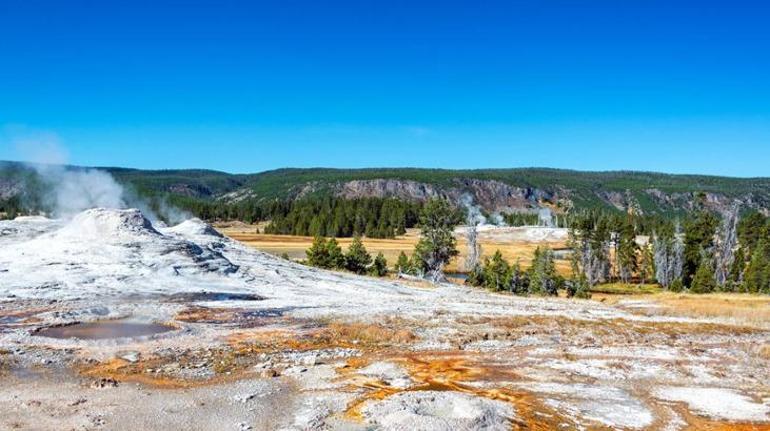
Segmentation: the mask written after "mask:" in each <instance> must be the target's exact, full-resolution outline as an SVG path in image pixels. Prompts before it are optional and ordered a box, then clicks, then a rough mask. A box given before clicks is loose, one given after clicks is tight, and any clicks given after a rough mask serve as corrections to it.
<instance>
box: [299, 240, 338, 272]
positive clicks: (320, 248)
mask: <svg viewBox="0 0 770 431" xmlns="http://www.w3.org/2000/svg"><path fill="white" fill-rule="evenodd" d="M305 254H306V255H307V264H308V265H310V266H315V267H318V268H331V267H332V266H331V263H330V261H329V249H328V248H327V244H326V238H324V237H322V236H317V237H315V238H314V239H313V245H311V246H310V248H309V249H307V250H306V251H305Z"/></svg>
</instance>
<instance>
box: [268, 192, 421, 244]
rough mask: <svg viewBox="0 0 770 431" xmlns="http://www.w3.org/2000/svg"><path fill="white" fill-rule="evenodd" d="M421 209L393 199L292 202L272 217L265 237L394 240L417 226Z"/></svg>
mask: <svg viewBox="0 0 770 431" xmlns="http://www.w3.org/2000/svg"><path fill="white" fill-rule="evenodd" d="M421 208H422V205H421V204H419V203H415V202H408V201H403V200H398V199H392V198H362V199H342V198H323V199H317V200H315V199H306V200H299V201H294V202H291V203H289V204H288V207H287V208H286V211H284V212H276V213H274V214H272V217H271V222H270V224H269V225H268V226H267V227H266V228H265V233H275V234H289V235H305V236H325V237H338V238H339V237H351V236H366V237H368V238H393V237H395V236H396V235H403V234H405V233H406V229H407V228H410V227H413V226H415V225H416V224H417V221H418V218H419V214H420V209H421Z"/></svg>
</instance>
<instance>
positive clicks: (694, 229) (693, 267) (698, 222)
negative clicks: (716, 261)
mask: <svg viewBox="0 0 770 431" xmlns="http://www.w3.org/2000/svg"><path fill="white" fill-rule="evenodd" d="M717 226H719V219H718V218H717V217H716V216H715V215H714V214H712V213H710V212H708V211H705V210H701V211H699V212H698V213H697V214H696V215H695V217H693V218H691V219H688V220H687V221H686V223H685V225H684V265H683V271H682V281H683V282H684V285H685V286H687V287H690V286H691V285H692V282H693V279H694V277H695V272H696V271H697V270H698V268H699V267H700V265H701V261H702V260H703V253H706V254H707V255H708V256H707V257H708V258H709V259H710V258H711V254H712V249H713V247H714V235H715V233H716V229H717ZM712 271H713V270H712Z"/></svg>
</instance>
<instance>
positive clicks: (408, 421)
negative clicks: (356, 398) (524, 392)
mask: <svg viewBox="0 0 770 431" xmlns="http://www.w3.org/2000/svg"><path fill="white" fill-rule="evenodd" d="M362 413H363V414H364V417H365V418H366V419H367V422H369V423H370V424H373V425H376V426H378V427H379V428H381V429H385V430H411V429H419V430H424V431H454V430H466V429H467V430H471V429H473V430H488V431H492V430H509V429H511V420H512V419H513V417H514V415H515V412H514V409H513V406H511V405H510V404H507V403H504V402H502V401H496V400H490V399H487V398H482V397H477V396H473V395H468V394H464V393H460V392H438V391H418V392H402V393H400V394H396V395H393V396H391V397H388V398H386V399H384V400H382V401H374V402H368V403H367V404H366V405H364V407H363V408H362Z"/></svg>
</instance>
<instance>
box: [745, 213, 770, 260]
mask: <svg viewBox="0 0 770 431" xmlns="http://www.w3.org/2000/svg"><path fill="white" fill-rule="evenodd" d="M767 223H768V219H767V218H766V217H765V216H764V215H762V213H760V212H759V211H752V212H750V213H748V214H746V215H745V216H744V217H743V218H741V220H740V222H738V242H739V243H740V244H741V248H743V249H745V251H744V256H751V255H752V254H753V253H754V249H755V248H756V247H757V245H758V244H759V241H760V240H761V239H762V238H764V237H767V231H768V228H767Z"/></svg>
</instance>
